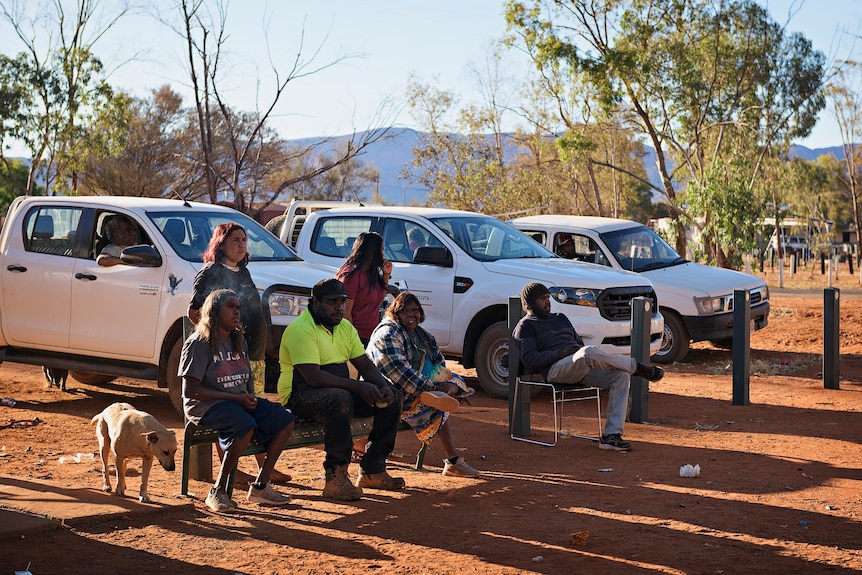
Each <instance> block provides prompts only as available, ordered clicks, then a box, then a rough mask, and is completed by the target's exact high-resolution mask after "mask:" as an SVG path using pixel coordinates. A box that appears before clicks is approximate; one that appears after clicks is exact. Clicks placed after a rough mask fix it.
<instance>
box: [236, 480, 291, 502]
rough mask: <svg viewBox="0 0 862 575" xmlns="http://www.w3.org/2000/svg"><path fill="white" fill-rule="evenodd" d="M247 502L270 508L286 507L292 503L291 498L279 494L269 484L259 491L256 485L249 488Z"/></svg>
mask: <svg viewBox="0 0 862 575" xmlns="http://www.w3.org/2000/svg"><path fill="white" fill-rule="evenodd" d="M246 501H248V502H249V503H257V504H258V505H267V506H269V507H278V506H280V505H286V504H287V503H289V502H290V496H289V495H285V494H283V493H279V492H278V491H276V490H275V489H273V488H272V485H270V484H269V483H267V484H266V485H264V486H263V487H262V488H260V489H258V488H257V487H255V486H254V483H252V484H251V485H249V486H248V495H247V496H246Z"/></svg>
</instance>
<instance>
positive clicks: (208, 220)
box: [147, 210, 299, 262]
mask: <svg viewBox="0 0 862 575" xmlns="http://www.w3.org/2000/svg"><path fill="white" fill-rule="evenodd" d="M147 215H148V216H149V218H150V220H152V222H153V224H155V226H156V227H157V228H158V229H159V231H160V232H161V233H162V236H163V237H164V239H165V240H166V241H167V242H168V243H169V244H170V246H171V247H172V248H173V249H174V251H175V252H176V253H177V255H179V256H180V257H181V258H183V259H184V260H187V261H190V262H202V261H203V253H204V252H205V251H206V249H207V245H208V244H209V240H210V238H211V237H212V233H213V230H214V229H215V228H216V226H218V225H219V224H227V223H236V224H239V225H241V226H242V227H243V228H245V233H246V235H247V236H248V253H249V256H250V257H251V261H296V260H299V256H297V255H296V253H295V252H294V251H293V250H292V249H291V248H289V247H287V246H286V245H284V244H283V243H281V242H280V241H279V239H278V238H276V237H275V236H274V235H272V234H271V233H270V232H269V231H268V230H267V229H266V228H264V227H263V226H262V225H260V224H259V223H257V222H256V221H254V220H253V219H251V218H250V217H248V216H247V215H245V214H242V213H239V212H233V213H231V212H222V211H205V210H201V211H198V210H195V211H192V212H190V211H188V210H185V211H167V212H149V213H148V214H147Z"/></svg>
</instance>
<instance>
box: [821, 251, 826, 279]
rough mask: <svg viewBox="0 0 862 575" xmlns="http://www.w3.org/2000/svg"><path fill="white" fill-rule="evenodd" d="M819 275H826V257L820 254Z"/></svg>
mask: <svg viewBox="0 0 862 575" xmlns="http://www.w3.org/2000/svg"><path fill="white" fill-rule="evenodd" d="M820 275H822V276H825V275H826V256H825V255H823V254H822V253H821V254H820Z"/></svg>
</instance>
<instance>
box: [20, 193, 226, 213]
mask: <svg viewBox="0 0 862 575" xmlns="http://www.w3.org/2000/svg"><path fill="white" fill-rule="evenodd" d="M21 201H22V203H40V204H46V203H56V204H65V205H79V206H90V207H97V208H109V207H118V208H126V209H130V210H139V211H153V210H177V209H182V208H185V209H188V208H196V209H206V210H218V211H231V212H233V211H236V210H234V209H233V208H230V207H228V206H222V205H218V204H208V203H205V202H187V201H184V200H182V199H179V198H141V197H136V196H30V197H26V198H22V200H21Z"/></svg>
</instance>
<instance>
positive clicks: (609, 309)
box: [597, 286, 658, 321]
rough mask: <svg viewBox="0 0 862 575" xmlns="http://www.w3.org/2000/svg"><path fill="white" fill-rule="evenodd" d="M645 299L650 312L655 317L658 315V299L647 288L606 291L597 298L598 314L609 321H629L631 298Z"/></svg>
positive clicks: (653, 292) (630, 316) (651, 290)
mask: <svg viewBox="0 0 862 575" xmlns="http://www.w3.org/2000/svg"><path fill="white" fill-rule="evenodd" d="M636 297H645V298H647V299H648V300H649V301H650V302H651V305H650V311H651V312H652V315H653V316H655V315H656V313H658V298H657V297H656V295H655V290H653V289H652V288H649V287H645V286H640V287H629V288H610V289H606V290H605V291H603V292H602V294H601V295H600V296H599V300H598V302H597V303H598V306H599V313H601V314H602V317H603V318H605V319H607V320H610V321H631V319H632V303H631V302H632V298H636Z"/></svg>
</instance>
